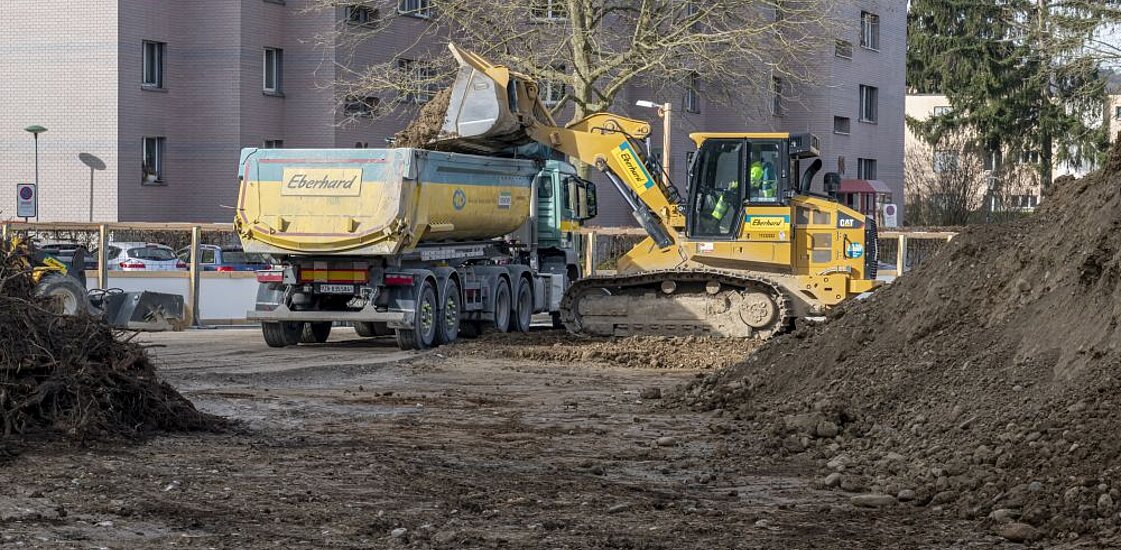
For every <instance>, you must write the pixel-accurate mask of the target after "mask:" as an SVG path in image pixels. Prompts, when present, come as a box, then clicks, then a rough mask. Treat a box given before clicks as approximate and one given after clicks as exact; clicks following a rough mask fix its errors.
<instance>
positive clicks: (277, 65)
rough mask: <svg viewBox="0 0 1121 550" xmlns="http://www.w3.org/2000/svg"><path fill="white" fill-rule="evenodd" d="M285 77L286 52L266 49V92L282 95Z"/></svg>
mask: <svg viewBox="0 0 1121 550" xmlns="http://www.w3.org/2000/svg"><path fill="white" fill-rule="evenodd" d="M283 77H284V50H281V49H279V48H265V71H264V91H265V93H267V94H278V95H279V94H280V93H281V92H282V91H283V89H282V82H283Z"/></svg>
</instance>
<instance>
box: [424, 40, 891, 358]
mask: <svg viewBox="0 0 1121 550" xmlns="http://www.w3.org/2000/svg"><path fill="white" fill-rule="evenodd" d="M450 48H451V51H452V54H453V55H454V56H455V58H456V60H457V61H458V62H459V65H460V68H459V71H458V73H457V75H456V80H455V83H454V85H453V87H452V90H451V98H450V101H449V105H448V109H447V114H446V116H445V119H444V124H443V127H442V128H441V129H440V132H439V134H438V135H437V136H436V137H435V138H434V139H433V140H431V142H430V144H429V146H430V147H431V148H434V149H440V150H450V151H458V152H471V153H482V154H504V153H505V152H509V151H511V150H512V148H514V147H518V146H521V145H525V144H529V143H533V142H536V143H540V144H543V145H545V146H548V147H550V148H552V149H554V150H556V151H559V152H560V153H563V154H565V155H568V156H570V157H573V158H576V159H579V160H580V161H582V162H584V163H587V164H589V165H591V166H593V167H595V168H596V169H597V170H599V171H600V172H601V173H602V174H603V175H604V176H605V177H606V178H607V179H608V180H609V181H610V182H611V183H612V184H613V185H614V187H615V188H616V189H617V190H618V192H619V193H620V195H622V197H623V198H624V199H625V200H626V202H627V204H628V205H629V206H630V208H631V209H632V211H633V214H634V217H635V219H636V220H637V221H638V224H639V225H640V226H641V227H642V228H643V229H644V230H645V231H646V233H647V235H648V236H647V237H646V239H644V240H643V241H642V242H640V243H639V244H638V245H636V246H635V247H634V248H633V249H631V250H630V251H629V252H627V254H626V255H624V256H623V257H622V258H620V259H619V261H618V268H617V272H616V273H615V274H614V275H610V276H596V277H587V278H584V279H581V280H579V281H577V282H576V283H575V284H573V285H572V286H571V287H570V288H569V289H568V291H567V292H566V294H565V296H564V299H563V301H562V311H561V317H562V320H563V322H564V324H565V326H566V327H567V328H568V330H569V331H570V332H573V333H578V334H589V335H604V336H606V335H617V336H621V335H685V334H691V335H713V336H727V337H746V338H760V339H764V338H768V337H770V336H772V335H774V334H776V333H777V332H780V331H782V330H784V329H785V328H787V327H789V326H790V325H792V324H793V322H794V321H795V320H796V319H799V318H804V317H813V316H819V315H821V314H823V313H824V312H825V311H826V310H827V309H828V308H830V307H831V306H834V305H837V304H839V303H841V302H843V301H845V300H847V299H849V298H851V297H853V296H856V295H859V294H861V293H864V292H867V291H870V290H872V289H874V288H876V287H877V286H878V282H877V281H876V265H877V250H876V225H875V221H874V220H873V219H872V218H869V217H867V216H865V215H864V214H862V213H860V212H858V211H856V210H853V209H851V208H848V207H846V206H843V205H841V204H840V203H838V202H837V200H836V197H837V189H838V188H839V185H840V177H839V176H838V175H837V174H834V173H830V174H826V175H825V177H824V181H825V192H824V193H814V192H812V191H811V189H810V187H811V183H812V181H813V179H814V177H815V175H816V174H817V173H818V172H819V171H820V170H821V166H822V162H821V160H820V158H818V157H820V151H819V144H818V139H817V138H816V137H815V136H813V135H812V134H808V133H801V134H788V133H750V132H733V133H703V132H702V133H694V134H691V136H690V137H691V138H692V140H693V142H694V143H695V144H696V146H697V152H696V154H695V156H694V159H693V162H692V165H691V166H690V169H689V186H688V192H687V193H685V194H682V193H679V192H678V190H677V189H676V188H675V187H674V186H673V185H672V183H671V182H670V181H668V178H666V177H658V178H655V177H654V176H653V175H652V174H653V173H657V174H659V175H660V176H662V175H663V174H662V171H661V170H660V169H659V168H657V166H656V165H655V164H653V163H652V162H651V161H650V159H649V158H648V156H647V155H646V154H645V148H644V146H643V140H644V139H645V138H646V137H647V136H648V135H649V134H650V125H649V124H648V123H646V122H642V121H639V120H634V119H630V118H626V117H622V116H619V115H615V114H611V113H595V114H593V115H591V116H588V117H586V118H584V119H583V120H579V121H577V122H574V123H572V124H569V125H568V126H564V127H561V126H558V125H557V124H556V123H555V122H554V121H553V119H552V118H551V117H550V115H549V113H548V111H547V110H546V109H545V107H544V106H543V105H542V103H541V101H540V100H539V97H538V93H539V89H538V87H537V85H536V84H535V83H534V82H533V80H532V79H530V78H528V77H526V76H525V75H522V74H518V73H516V72H513V71H511V70H509V69H508V68H506V67H502V66H498V65H493V64H491V63H489V62H488V61H487V60H485V59H483V58H482V57H480V56H479V55H477V54H474V53H472V52H468V51H464V50H461V49H459V48H457V47H456V46H455V45H451V46H450Z"/></svg>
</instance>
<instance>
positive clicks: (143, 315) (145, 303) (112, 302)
mask: <svg viewBox="0 0 1121 550" xmlns="http://www.w3.org/2000/svg"><path fill="white" fill-rule="evenodd" d="M101 309H102V311H103V312H104V319H105V321H106V322H107V323H109V324H110V325H112V326H113V327H114V328H120V329H127V330H140V331H146V332H158V331H165V330H182V328H183V297H182V296H180V295H178V294H164V293H162V292H147V291H140V292H117V293H112V294H108V295H106V296H105V298H104V301H103V302H102V304H101Z"/></svg>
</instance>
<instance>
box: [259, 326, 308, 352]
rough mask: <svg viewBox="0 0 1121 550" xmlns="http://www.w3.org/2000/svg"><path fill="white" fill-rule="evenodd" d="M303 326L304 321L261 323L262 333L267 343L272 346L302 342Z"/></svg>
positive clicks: (281, 346)
mask: <svg viewBox="0 0 1121 550" xmlns="http://www.w3.org/2000/svg"><path fill="white" fill-rule="evenodd" d="M303 328H304V327H303V323H299V322H284V321H282V322H279V323H261V333H262V334H264V335H265V343H266V344H268V345H269V347H270V348H283V347H285V346H294V345H296V344H298V343H300V333H301V332H302V331H303Z"/></svg>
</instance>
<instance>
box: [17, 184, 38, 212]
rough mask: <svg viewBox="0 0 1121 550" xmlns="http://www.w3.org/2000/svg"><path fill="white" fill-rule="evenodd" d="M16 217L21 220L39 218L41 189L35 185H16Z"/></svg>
mask: <svg viewBox="0 0 1121 550" xmlns="http://www.w3.org/2000/svg"><path fill="white" fill-rule="evenodd" d="M16 216H17V217H20V218H36V217H38V216H39V188H38V186H36V185H35V184H34V183H17V184H16Z"/></svg>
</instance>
